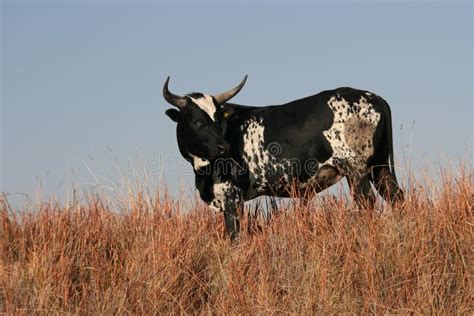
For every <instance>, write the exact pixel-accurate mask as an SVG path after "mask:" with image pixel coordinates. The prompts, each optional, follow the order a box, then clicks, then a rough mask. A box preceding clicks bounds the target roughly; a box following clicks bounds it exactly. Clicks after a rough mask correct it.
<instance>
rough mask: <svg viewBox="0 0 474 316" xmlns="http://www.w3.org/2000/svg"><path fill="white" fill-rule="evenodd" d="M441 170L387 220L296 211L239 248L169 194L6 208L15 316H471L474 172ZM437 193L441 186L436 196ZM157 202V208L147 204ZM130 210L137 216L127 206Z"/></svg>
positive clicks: (202, 209) (338, 210)
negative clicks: (342, 315) (340, 315)
mask: <svg viewBox="0 0 474 316" xmlns="http://www.w3.org/2000/svg"><path fill="white" fill-rule="evenodd" d="M461 169H462V170H461V171H459V170H458V171H441V172H440V174H439V175H436V177H437V178H440V179H441V180H439V181H437V182H435V181H433V182H432V183H429V181H428V182H426V181H424V180H423V181H420V183H418V184H416V183H412V185H411V188H410V189H406V191H407V192H406V202H405V203H404V204H403V205H398V206H396V207H393V208H390V207H385V208H384V210H383V211H381V210H379V211H377V212H373V211H369V210H359V209H357V208H356V207H355V206H354V205H353V203H352V201H350V200H347V199H345V198H336V199H321V198H319V199H318V198H316V199H315V202H314V203H313V204H312V205H311V206H310V207H307V208H302V207H300V206H299V205H298V203H297V202H295V203H293V204H288V205H287V206H286V207H285V208H284V209H282V210H280V212H279V213H278V214H276V215H274V216H273V217H272V220H271V222H270V223H268V224H265V223H263V221H260V222H259V224H258V225H253V226H252V227H248V226H249V225H248V221H247V219H246V218H245V217H244V219H243V232H242V234H241V238H240V242H239V243H238V244H235V245H231V244H230V242H229V240H228V238H227V237H226V236H225V234H224V225H223V219H222V215H221V214H213V213H211V212H210V211H209V210H208V209H207V207H206V206H204V205H203V204H202V203H200V202H197V203H196V206H195V207H194V208H193V210H191V211H190V212H180V211H179V201H173V200H171V199H170V198H168V197H167V196H166V194H164V193H162V192H157V193H156V195H155V196H154V197H149V196H148V195H145V194H143V193H140V192H138V193H134V194H131V195H130V196H129V197H128V200H127V201H126V203H124V205H123V208H122V209H120V210H117V209H116V207H112V206H111V204H110V203H109V199H108V197H107V196H103V195H100V196H96V197H94V198H90V199H89V200H88V201H87V202H80V203H79V202H75V203H70V205H67V206H66V205H61V204H59V203H57V202H47V203H46V202H45V203H43V204H41V205H39V206H38V207H37V208H36V209H35V210H21V211H20V210H13V209H11V208H10V206H9V205H8V202H7V201H6V200H5V198H3V199H1V200H0V218H1V219H0V233H1V236H0V237H1V239H0V258H1V262H0V287H1V289H0V311H3V312H6V313H7V314H22V313H23V314H31V313H40V314H50V313H54V314H59V313H61V314H62V313H74V314H75V313H80V314H91V315H92V314H112V313H119V314H157V313H159V314H163V313H171V312H172V313H217V314H253V313H259V314H260V313H287V312H289V313H299V314H314V313H319V314H324V313H357V314H360V313H363V314H367V313H377V314H382V313H411V312H414V313H422V314H432V313H436V314H472V313H474V296H473V293H474V288H473V280H472V276H473V266H474V265H473V245H474V242H473V230H474V226H473V225H474V221H473V219H474V217H473V204H472V203H473V193H472V178H471V171H470V169H466V168H461ZM434 183H437V184H436V185H434ZM145 196H146V197H145ZM125 204H126V205H125Z"/></svg>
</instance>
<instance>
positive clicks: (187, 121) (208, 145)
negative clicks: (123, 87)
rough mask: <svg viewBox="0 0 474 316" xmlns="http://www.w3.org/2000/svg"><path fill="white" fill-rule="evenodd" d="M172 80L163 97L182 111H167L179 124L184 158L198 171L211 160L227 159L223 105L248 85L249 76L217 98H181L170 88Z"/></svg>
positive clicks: (203, 96)
mask: <svg viewBox="0 0 474 316" xmlns="http://www.w3.org/2000/svg"><path fill="white" fill-rule="evenodd" d="M169 80H170V77H168V78H167V79H166V82H165V84H164V86H163V96H164V98H165V99H166V101H167V102H168V103H170V104H171V105H174V106H176V107H177V108H178V110H176V109H168V110H166V112H165V113H166V115H168V116H169V117H170V118H171V119H172V120H173V121H174V122H176V123H178V124H177V127H176V134H177V138H178V146H179V150H180V152H181V154H182V155H183V157H184V158H185V159H187V160H189V161H191V162H192V163H193V166H194V169H196V170H198V169H199V168H200V167H203V166H206V165H207V164H209V160H213V159H216V158H220V157H226V156H228V155H229V153H230V144H229V143H228V142H227V141H226V140H225V139H224V135H223V132H222V128H221V125H222V122H220V121H219V120H221V118H222V117H223V116H222V115H220V114H221V113H220V112H221V111H222V110H221V105H223V104H224V103H225V102H227V101H229V100H230V99H231V98H232V97H234V96H235V95H236V94H237V93H239V91H240V90H241V89H242V87H243V86H244V84H245V81H246V80H247V76H245V78H244V79H243V80H242V82H241V83H240V84H239V85H238V86H237V87H235V88H233V89H231V90H229V91H227V92H224V93H220V94H216V95H213V96H212V95H207V94H203V93H190V94H187V95H185V96H179V95H175V94H173V93H171V92H170V91H169V89H168V83H169Z"/></svg>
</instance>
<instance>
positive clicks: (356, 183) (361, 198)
mask: <svg viewBox="0 0 474 316" xmlns="http://www.w3.org/2000/svg"><path fill="white" fill-rule="evenodd" d="M347 183H348V185H349V188H350V190H351V193H352V196H353V198H354V200H355V202H356V203H357V205H358V206H359V207H360V208H369V209H373V208H374V205H375V195H374V192H373V191H372V187H371V186H370V181H369V175H366V176H365V177H363V178H361V179H354V178H350V177H347Z"/></svg>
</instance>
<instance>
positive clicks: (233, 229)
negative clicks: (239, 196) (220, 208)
mask: <svg viewBox="0 0 474 316" xmlns="http://www.w3.org/2000/svg"><path fill="white" fill-rule="evenodd" d="M224 220H225V228H226V230H227V233H228V234H229V236H230V240H232V241H235V240H236V239H237V238H238V236H239V231H240V220H239V215H238V214H237V203H236V202H235V201H234V202H232V201H230V200H229V201H227V203H226V206H225V209H224Z"/></svg>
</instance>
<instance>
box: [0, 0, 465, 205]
mask: <svg viewBox="0 0 474 316" xmlns="http://www.w3.org/2000/svg"><path fill="white" fill-rule="evenodd" d="M1 9H2V19H1V20H2V22H1V26H2V37H1V54H2V67H1V76H2V77H1V79H2V82H1V89H2V90H1V106H2V108H1V137H2V138H1V141H2V142H1V167H2V170H1V185H0V191H3V192H7V193H18V192H22V193H25V194H27V195H28V196H29V197H30V198H32V199H33V200H35V199H36V196H37V195H38V192H41V196H42V197H49V196H51V195H55V196H59V197H64V196H65V195H64V192H66V191H68V190H69V191H70V190H71V188H72V185H71V183H74V185H75V187H77V188H80V189H89V188H90V187H91V186H92V187H95V188H98V187H103V188H105V189H110V190H112V189H113V188H118V187H120V186H121V185H122V180H123V178H124V175H127V174H129V175H130V174H132V175H135V176H138V177H139V178H140V175H141V174H142V173H141V172H142V171H143V174H146V175H147V176H148V178H147V181H150V182H152V183H154V184H156V183H158V182H161V181H162V179H163V177H164V181H166V183H167V184H168V186H169V188H170V190H171V191H172V192H178V190H179V188H180V187H181V186H186V187H191V184H192V177H191V174H192V172H191V167H190V166H188V165H187V163H186V162H184V160H183V159H182V158H181V157H180V155H179V152H178V148H177V144H176V139H175V125H174V123H173V122H171V121H170V120H169V119H168V117H167V116H165V115H164V111H165V110H166V109H167V108H169V106H167V105H166V103H165V101H164V100H163V98H162V95H161V88H162V85H163V82H164V80H165V78H166V76H168V75H171V82H170V88H171V89H172V91H175V92H177V93H179V94H184V93H187V92H191V91H201V92H207V93H216V92H221V91H223V90H226V89H228V88H230V87H233V86H234V85H235V84H237V83H238V82H239V81H240V80H241V79H242V77H243V76H244V75H245V74H248V75H249V79H248V81H247V84H246V86H245V87H244V89H243V90H242V91H241V93H240V94H239V95H238V96H237V97H236V98H235V99H234V100H233V101H235V102H236V103H242V104H255V105H264V104H279V103H284V102H287V101H291V100H293V99H297V98H301V97H304V96H307V95H311V94H314V93H317V92H319V91H321V90H325V89H331V88H336V87H339V86H353V87H356V88H362V89H367V90H371V91H373V92H375V93H377V94H380V95H382V96H383V97H384V98H385V99H386V100H387V101H388V102H389V104H390V105H391V108H392V114H393V121H394V137H395V144H396V148H395V150H396V159H397V161H398V162H397V165H399V166H400V168H402V169H403V168H406V165H405V163H404V157H406V158H407V159H408V160H410V161H412V163H413V166H414V168H418V169H420V168H423V166H424V165H425V164H426V161H427V160H429V161H431V162H435V163H436V162H437V161H439V160H450V159H452V160H457V159H459V157H460V156H462V155H466V154H468V155H470V156H469V158H470V159H472V154H471V151H472V135H473V130H472V120H473V110H472V109H473V98H472V88H473V81H472V73H473V61H472V56H473V38H472V29H473V20H472V14H473V10H472V9H473V8H472V3H470V2H464V3H451V2H441V3H440V2H438V3H432V2H416V3H408V2H388V3H377V2H337V3H329V2H318V3H314V4H310V3H299V4H292V3H290V2H288V3H284V2H283V3H278V4H268V3H263V2H261V3H257V4H250V3H245V2H241V3H237V2H236V3H233V4H230V3H227V4H218V3H217V2H203V3H200V4H192V3H179V4H172V3H160V2H142V3H131V2H122V3H120V4H118V3H113V2H105V1H101V2H97V3H94V2H92V1H91V2H88V1H87V2H81V1H75V2H70V3H64V4H61V3H59V2H55V1H45V2H14V1H4V2H2V4H1ZM401 126H403V128H401ZM151 189H152V190H153V189H154V187H152V188H151ZM11 199H13V200H15V199H18V200H19V201H20V202H18V203H22V202H24V201H27V200H28V199H25V197H24V196H22V195H12V196H11Z"/></svg>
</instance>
